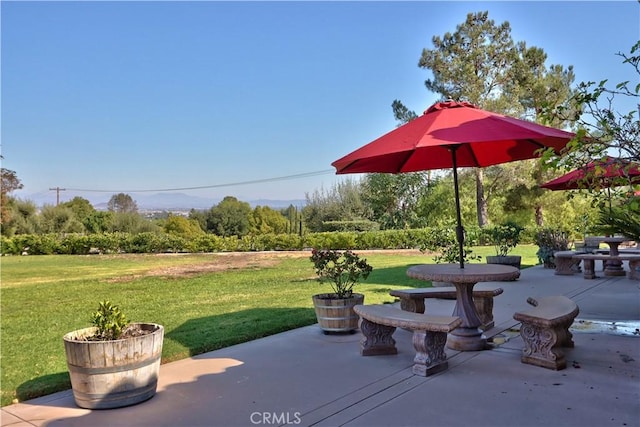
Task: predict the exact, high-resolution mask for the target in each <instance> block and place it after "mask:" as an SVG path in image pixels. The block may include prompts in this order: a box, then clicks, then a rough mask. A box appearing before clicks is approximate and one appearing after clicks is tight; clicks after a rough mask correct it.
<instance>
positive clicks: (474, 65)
mask: <svg viewBox="0 0 640 427" xmlns="http://www.w3.org/2000/svg"><path fill="white" fill-rule="evenodd" d="M432 43H433V48H432V49H426V48H425V49H423V51H422V56H421V57H420V61H419V63H418V65H419V67H421V68H424V69H426V70H429V71H431V73H432V76H433V77H432V78H429V79H427V80H426V81H425V86H426V87H427V89H428V90H429V91H432V92H434V93H436V94H439V95H440V96H441V97H442V99H454V100H466V101H469V102H471V103H472V104H475V105H477V106H479V107H481V108H484V109H487V110H489V111H495V112H499V113H503V114H508V115H512V116H517V117H523V118H525V117H526V118H530V119H532V120H536V121H539V120H540V117H539V115H540V112H541V111H542V110H543V109H544V108H545V107H547V106H548V105H554V106H556V105H567V99H568V98H569V96H570V94H571V89H570V87H571V84H572V82H573V79H574V74H573V69H572V67H568V68H566V69H565V68H564V67H563V66H561V65H551V66H550V67H549V68H547V67H546V65H545V62H546V59H547V56H546V54H545V53H544V51H543V50H542V49H541V48H538V47H535V46H534V47H528V46H527V45H526V43H525V42H518V43H516V42H514V41H513V39H512V36H511V27H510V24H509V22H506V21H505V22H503V23H501V24H496V23H495V22H494V21H493V20H491V19H489V14H488V12H478V13H469V14H468V15H467V18H466V20H465V22H463V23H462V24H460V25H458V26H457V27H456V31H455V32H453V33H451V32H447V33H445V34H444V36H442V37H440V36H434V37H433V39H432ZM393 108H394V115H395V116H396V118H398V117H410V112H408V111H407V109H406V107H404V105H402V103H401V102H400V101H398V100H396V101H394V103H393ZM552 119H553V120H552ZM560 123H562V119H561V118H559V117H557V116H554V117H551V116H549V118H548V120H547V124H553V125H559V124H560ZM500 167H501V166H497V167H495V168H494V171H493V177H490V180H492V182H495V180H494V179H493V178H494V177H495V175H496V173H498V172H499V171H500ZM475 174H476V189H475V194H476V212H477V220H478V224H479V225H480V226H484V225H486V224H487V223H488V222H489V213H488V207H489V204H490V203H491V199H492V197H494V194H495V192H494V189H495V188H497V187H495V186H491V185H490V186H488V187H485V184H486V180H485V175H484V174H485V171H484V170H483V169H476V170H475ZM538 184H540V183H539V182H538V183H535V182H529V183H528V184H527V187H528V188H533V187H534V186H536V185H538ZM520 185H521V186H522V183H520ZM501 190H502V189H501ZM531 194H533V193H531ZM538 208H539V204H538Z"/></svg>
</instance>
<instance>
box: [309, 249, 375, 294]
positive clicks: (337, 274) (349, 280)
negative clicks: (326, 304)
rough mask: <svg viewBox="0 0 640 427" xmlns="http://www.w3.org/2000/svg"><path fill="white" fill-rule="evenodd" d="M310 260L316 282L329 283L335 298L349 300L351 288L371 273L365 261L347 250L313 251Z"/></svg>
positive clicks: (351, 292)
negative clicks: (316, 278) (316, 277)
mask: <svg viewBox="0 0 640 427" xmlns="http://www.w3.org/2000/svg"><path fill="white" fill-rule="evenodd" d="M310 259H311V262H313V266H314V268H315V271H316V274H317V275H318V280H319V281H321V282H329V283H330V284H331V287H332V289H333V292H334V293H335V295H336V297H337V298H350V297H351V295H352V294H353V286H354V285H355V284H356V283H358V281H359V280H360V279H366V278H367V277H369V274H370V273H371V271H373V267H371V266H370V265H369V264H368V263H367V260H366V259H361V258H360V257H359V256H358V255H357V254H355V253H353V252H351V251H348V250H347V251H338V250H333V249H321V250H318V249H314V250H313V251H312V252H311V258H310Z"/></svg>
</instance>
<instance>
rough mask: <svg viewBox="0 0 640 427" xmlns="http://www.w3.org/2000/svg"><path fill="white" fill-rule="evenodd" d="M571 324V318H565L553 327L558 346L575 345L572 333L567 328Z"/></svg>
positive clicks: (571, 346)
mask: <svg viewBox="0 0 640 427" xmlns="http://www.w3.org/2000/svg"><path fill="white" fill-rule="evenodd" d="M572 324H573V319H569V320H567V321H566V322H565V323H563V324H561V325H558V326H556V327H555V331H556V334H557V335H558V346H560V347H570V348H573V347H575V344H574V343H573V334H572V333H571V332H570V331H569V328H570V327H571V325H572Z"/></svg>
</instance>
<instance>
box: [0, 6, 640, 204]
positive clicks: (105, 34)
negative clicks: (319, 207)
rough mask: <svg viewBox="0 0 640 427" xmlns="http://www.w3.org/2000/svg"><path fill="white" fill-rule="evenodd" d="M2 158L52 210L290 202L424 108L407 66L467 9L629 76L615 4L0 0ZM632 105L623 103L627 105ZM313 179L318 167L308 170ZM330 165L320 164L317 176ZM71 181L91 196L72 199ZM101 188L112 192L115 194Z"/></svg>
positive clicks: (625, 16)
mask: <svg viewBox="0 0 640 427" xmlns="http://www.w3.org/2000/svg"><path fill="white" fill-rule="evenodd" d="M0 7H1V14H2V27H1V28H2V30H1V31H2V64H1V66H2V155H3V157H4V159H3V161H2V166H3V167H5V168H8V169H12V170H15V171H16V173H17V174H18V177H19V178H20V179H21V180H22V182H23V184H24V189H23V190H21V191H19V192H16V193H15V195H17V196H19V197H22V198H31V197H33V196H34V195H35V196H38V198H42V196H43V195H47V197H49V200H50V201H51V202H52V203H54V202H55V192H54V191H49V188H52V187H62V188H67V191H64V192H62V193H61V201H64V200H69V199H71V198H73V197H74V196H77V195H80V196H83V197H87V198H89V199H90V200H92V201H94V200H108V199H109V197H110V196H111V195H112V194H113V193H112V192H121V191H122V192H128V193H131V194H132V195H133V196H134V198H135V195H136V193H135V192H134V191H136V190H148V191H150V192H154V191H153V190H164V189H176V188H192V187H206V186H218V185H223V184H229V183H242V182H248V181H261V180H267V179H270V178H277V177H288V176H295V175H302V174H310V175H313V176H306V177H299V178H297V179H286V180H276V181H271V182H265V183H254V184H250V185H236V186H228V187H215V188H205V189H198V190H181V192H184V193H187V194H190V195H194V196H202V197H208V198H211V199H212V200H215V199H221V198H222V197H224V196H226V195H232V196H235V197H238V198H239V199H241V200H254V199H302V198H304V196H305V193H312V192H313V191H314V190H316V189H319V188H321V187H324V188H330V187H331V186H333V185H334V184H335V183H336V182H337V181H338V180H340V179H343V178H342V177H337V176H335V175H334V174H333V172H332V168H331V162H332V161H334V160H336V159H338V158H340V157H342V156H343V155H345V154H347V153H348V152H350V151H352V150H354V149H356V148H358V147H360V146H361V145H364V144H366V143H368V142H370V141H371V140H373V139H375V138H377V137H378V136H380V135H382V134H384V133H386V132H388V131H389V130H391V129H393V128H394V127H395V126H396V123H395V121H394V119H393V114H392V111H391V103H392V101H393V100H394V99H400V100H401V101H403V102H404V103H405V105H407V106H408V107H409V108H411V109H413V110H415V111H417V112H422V111H423V110H424V109H426V108H427V107H428V106H429V105H431V104H432V103H433V102H435V101H436V100H437V97H436V96H435V95H434V94H432V93H429V92H427V90H426V89H425V87H424V80H425V79H427V78H429V77H430V74H429V73H428V72H427V71H425V70H422V69H420V68H418V66H417V63H418V59H419V57H420V54H421V52H422V49H423V48H431V47H432V43H431V38H432V37H433V36H434V35H439V36H441V35H443V34H444V33H445V32H447V31H450V32H453V31H455V28H456V25H458V24H460V23H462V22H464V20H465V17H466V14H467V13H469V12H478V11H483V10H488V11H489V17H490V18H491V19H493V20H495V21H496V22H497V23H501V22H503V21H509V23H510V24H511V28H512V36H513V39H514V40H516V41H520V40H524V41H526V42H527V44H528V45H530V46H532V45H534V46H538V47H541V48H543V49H544V50H545V51H546V52H547V54H548V61H547V65H550V64H562V65H564V66H568V65H573V66H574V70H575V73H576V77H577V78H576V81H577V82H580V81H587V80H595V81H600V80H602V79H607V78H608V79H610V81H611V82H616V83H617V82H619V81H622V80H629V79H633V78H636V77H637V75H636V76H634V74H633V73H632V69H631V67H629V66H625V65H623V64H622V60H621V58H619V57H618V56H616V55H615V54H616V53H617V52H629V48H630V47H631V46H632V45H633V44H634V43H635V41H637V40H638V39H639V38H640V5H639V4H638V3H637V2H635V1H625V2H612V1H608V2H339V1H334V2H215V1H213V2H207V1H200V2H10V1H2V2H1V5H0ZM631 108H633V107H632V106H631V107H629V108H628V109H631ZM316 172H318V174H315V173H316ZM325 172H326V173H325ZM71 189H88V190H104V191H105V192H104V193H102V192H91V193H86V192H80V191H75V190H71ZM110 191H112V192H110Z"/></svg>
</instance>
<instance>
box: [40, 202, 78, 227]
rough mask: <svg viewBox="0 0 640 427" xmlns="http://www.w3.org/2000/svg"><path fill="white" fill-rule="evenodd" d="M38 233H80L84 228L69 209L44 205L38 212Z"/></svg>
mask: <svg viewBox="0 0 640 427" xmlns="http://www.w3.org/2000/svg"><path fill="white" fill-rule="evenodd" d="M38 231H39V232H40V233H44V234H46V233H82V232H83V231H84V226H83V225H82V223H81V222H80V221H78V219H77V218H76V216H75V215H74V213H73V211H72V210H71V208H69V207H66V206H62V205H58V206H52V205H45V206H44V207H43V208H42V210H41V211H40V222H39V230H38Z"/></svg>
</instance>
